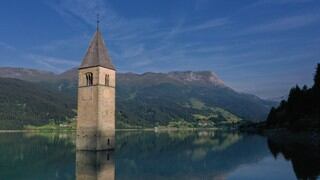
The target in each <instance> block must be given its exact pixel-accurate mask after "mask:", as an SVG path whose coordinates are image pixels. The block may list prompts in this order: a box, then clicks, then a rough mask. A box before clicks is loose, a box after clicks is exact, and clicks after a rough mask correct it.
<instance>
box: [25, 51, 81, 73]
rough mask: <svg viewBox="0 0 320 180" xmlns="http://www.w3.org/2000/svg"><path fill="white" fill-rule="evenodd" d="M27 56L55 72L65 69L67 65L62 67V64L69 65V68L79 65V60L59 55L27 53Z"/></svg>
mask: <svg viewBox="0 0 320 180" xmlns="http://www.w3.org/2000/svg"><path fill="white" fill-rule="evenodd" d="M26 57H27V58H28V59H30V60H32V61H34V62H35V63H37V64H40V65H42V66H44V68H45V69H49V70H52V71H54V72H62V71H64V70H65V67H64V68H61V67H60V66H61V65H63V66H68V67H69V68H70V67H75V66H78V65H79V62H76V61H72V60H69V59H63V58H57V57H50V56H43V55H37V54H28V55H26Z"/></svg>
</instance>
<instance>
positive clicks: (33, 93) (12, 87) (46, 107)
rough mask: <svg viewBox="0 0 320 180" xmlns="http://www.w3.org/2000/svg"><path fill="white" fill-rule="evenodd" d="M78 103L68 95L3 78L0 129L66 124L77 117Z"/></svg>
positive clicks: (1, 83) (0, 94)
mask: <svg viewBox="0 0 320 180" xmlns="http://www.w3.org/2000/svg"><path fill="white" fill-rule="evenodd" d="M75 103H76V102H75V101H74V100H73V99H72V98H70V97H69V96H66V95H65V94H63V93H60V92H58V91H53V90H50V89H47V88H45V87H41V86H40V85H38V84H35V83H31V82H26V81H22V80H18V79H10V78H0V129H21V128H23V126H24V125H44V124H47V123H49V122H50V121H52V122H56V123H60V122H63V121H66V120H67V119H68V118H72V117H74V116H75V113H74V111H73V109H74V108H75Z"/></svg>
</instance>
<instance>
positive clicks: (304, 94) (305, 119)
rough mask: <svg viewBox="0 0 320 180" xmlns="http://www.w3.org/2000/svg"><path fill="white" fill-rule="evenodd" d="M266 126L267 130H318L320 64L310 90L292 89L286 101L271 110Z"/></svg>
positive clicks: (319, 115)
mask: <svg viewBox="0 0 320 180" xmlns="http://www.w3.org/2000/svg"><path fill="white" fill-rule="evenodd" d="M266 125H267V127H268V128H288V129H293V130H308V129H318V130H320V64H318V67H317V70H316V73H315V77H314V85H313V86H312V87H311V88H308V87H307V86H303V87H302V88H300V87H299V86H296V87H294V88H292V89H291V91H290V93H289V97H288V100H287V101H282V102H281V104H280V106H279V107H277V108H272V109H271V111H270V113H269V116H268V119H267V123H266Z"/></svg>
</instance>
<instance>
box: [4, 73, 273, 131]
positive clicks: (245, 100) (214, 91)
mask: <svg viewBox="0 0 320 180" xmlns="http://www.w3.org/2000/svg"><path fill="white" fill-rule="evenodd" d="M77 71H78V69H77V68H73V69H70V70H67V71H65V72H63V73H61V74H55V73H52V72H47V71H39V70H33V69H27V70H26V69H24V68H7V67H6V68H0V72H1V73H0V77H7V78H15V79H21V80H25V81H30V82H33V83H36V84H40V85H41V86H42V87H45V88H47V89H50V90H52V91H55V92H59V93H63V94H65V95H66V96H68V97H70V98H71V99H72V104H76V94H77V87H78V85H77V82H78V81H77V79H78V75H77V74H78V73H77ZM116 91H117V92H116V98H117V114H116V115H117V118H118V119H119V121H118V122H119V123H120V124H118V125H117V126H118V127H123V128H126V127H128V128H130V127H132V126H133V127H136V126H139V127H154V126H155V125H157V124H159V125H168V124H170V123H172V122H175V123H178V124H179V123H180V124H185V123H186V122H187V123H189V125H190V124H198V123H200V124H211V126H213V125H214V126H218V125H219V126H220V125H227V124H232V123H233V122H239V121H240V120H241V119H244V120H250V121H263V120H265V119H266V117H267V114H268V112H269V111H270V109H271V107H272V106H274V105H275V103H274V102H272V101H267V100H263V99H261V98H259V97H257V96H254V95H250V94H246V93H239V92H237V91H235V90H233V89H232V88H230V87H228V86H227V85H226V84H225V83H224V82H223V80H221V79H220V78H219V77H218V76H217V75H216V74H215V73H213V72H211V71H174V72H169V73H154V72H146V73H142V74H137V73H130V72H128V73H118V74H117V89H116ZM53 103H54V100H53ZM73 108H76V107H73ZM0 113H1V112H0Z"/></svg>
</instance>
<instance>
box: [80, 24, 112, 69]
mask: <svg viewBox="0 0 320 180" xmlns="http://www.w3.org/2000/svg"><path fill="white" fill-rule="evenodd" d="M95 66H101V67H105V68H108V69H113V70H115V68H114V66H113V64H112V62H111V58H110V57H109V53H108V50H107V48H106V46H105V43H104V40H103V37H102V34H101V32H100V30H99V23H98V22H97V31H96V32H95V34H94V36H93V39H92V40H91V42H90V45H89V48H88V50H87V53H86V55H85V56H84V59H83V60H82V64H81V66H80V69H82V68H88V67H95Z"/></svg>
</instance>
